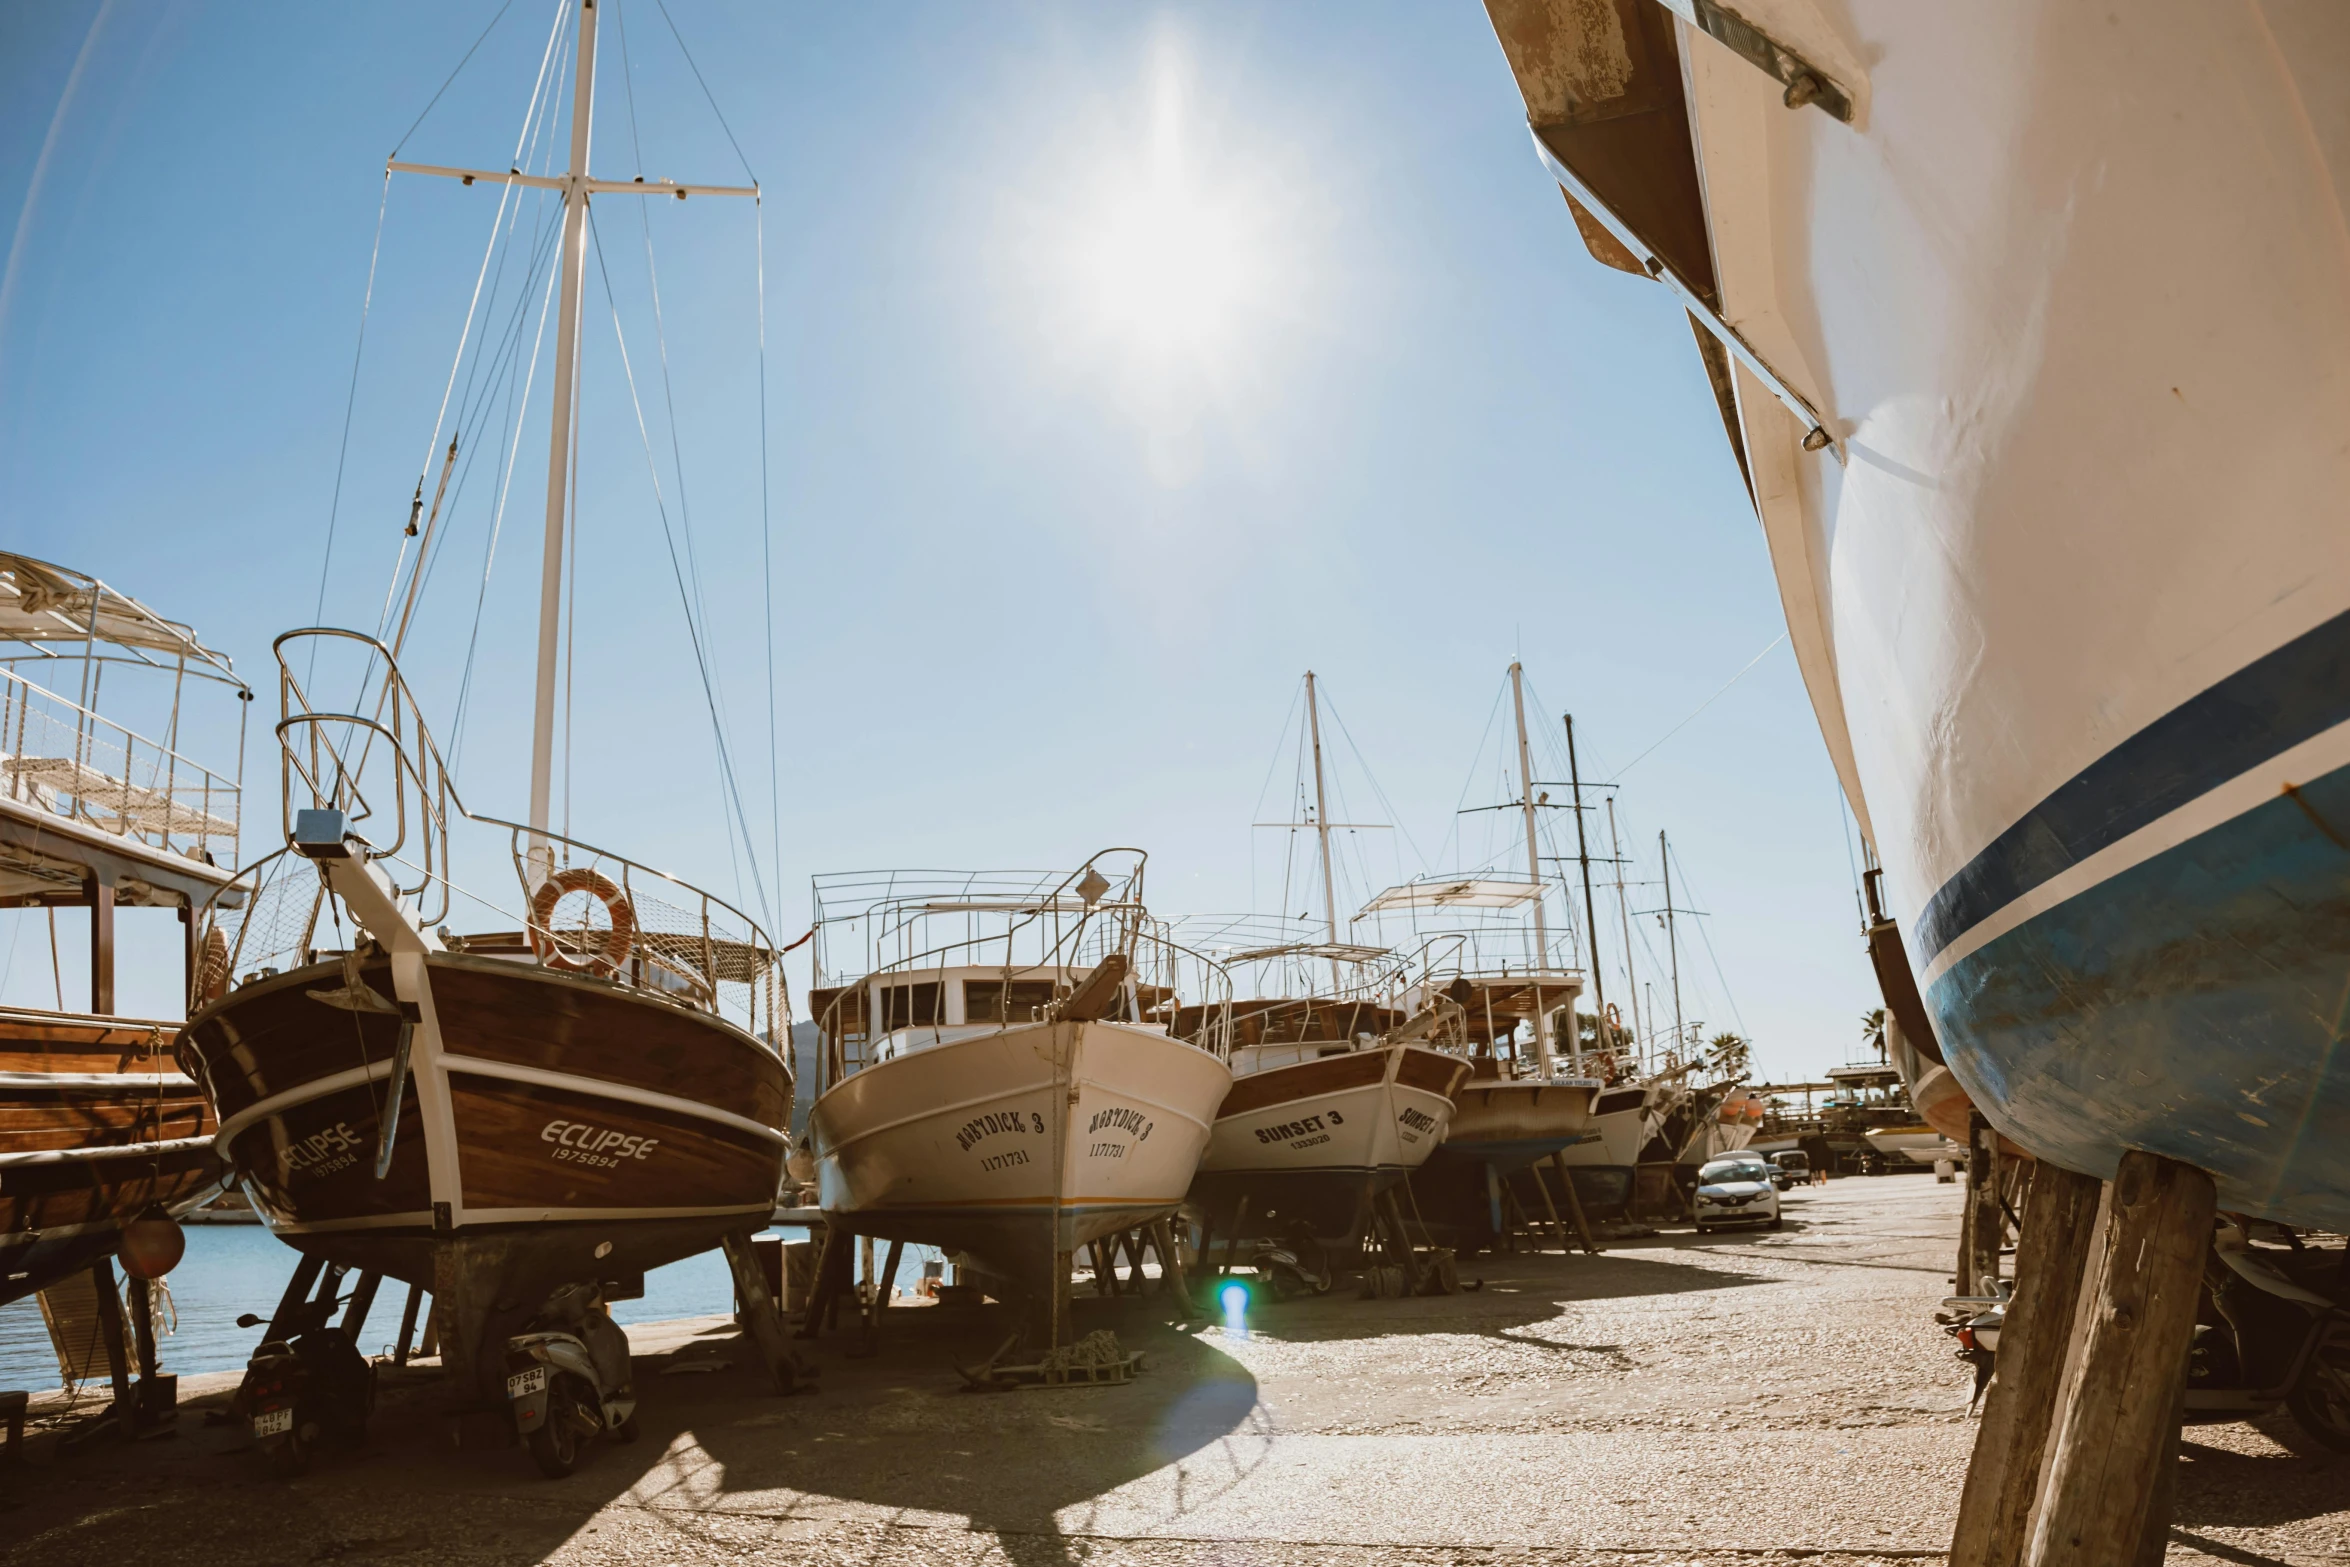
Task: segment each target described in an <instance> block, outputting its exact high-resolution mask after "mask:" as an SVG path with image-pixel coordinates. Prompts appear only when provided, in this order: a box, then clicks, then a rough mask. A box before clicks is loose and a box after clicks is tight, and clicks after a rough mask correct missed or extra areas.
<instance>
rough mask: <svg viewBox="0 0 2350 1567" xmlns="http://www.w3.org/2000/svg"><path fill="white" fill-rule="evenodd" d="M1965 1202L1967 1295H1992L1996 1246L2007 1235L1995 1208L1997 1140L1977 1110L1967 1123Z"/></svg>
mask: <svg viewBox="0 0 2350 1567" xmlns="http://www.w3.org/2000/svg"><path fill="white" fill-rule="evenodd" d="M1967 1200H1968V1202H1969V1203H1970V1204H1971V1205H1972V1206H1973V1208H1974V1217H1973V1220H1972V1221H1971V1222H1970V1223H1969V1224H1968V1225H1967V1242H1968V1245H1969V1246H1970V1247H1971V1248H1972V1251H1973V1255H1972V1256H1970V1257H1969V1258H1968V1274H1969V1276H1970V1277H1971V1278H1973V1280H1974V1287H1973V1288H1972V1289H1971V1290H1969V1291H1968V1293H1969V1294H1974V1295H1990V1294H1994V1293H1996V1292H1997V1289H1998V1285H1999V1246H2000V1242H2001V1241H2003V1240H2004V1239H2006V1236H2007V1215H2006V1214H2005V1213H2004V1212H2003V1211H2002V1210H2001V1208H2000V1206H1999V1139H1998V1138H1997V1137H1996V1136H1995V1135H1994V1134H1993V1133H1992V1131H1991V1123H1990V1122H1989V1121H1986V1120H1984V1119H1983V1112H1982V1111H1980V1110H1976V1111H1974V1112H1972V1113H1971V1115H1970V1118H1969V1121H1968V1130H1967Z"/></svg>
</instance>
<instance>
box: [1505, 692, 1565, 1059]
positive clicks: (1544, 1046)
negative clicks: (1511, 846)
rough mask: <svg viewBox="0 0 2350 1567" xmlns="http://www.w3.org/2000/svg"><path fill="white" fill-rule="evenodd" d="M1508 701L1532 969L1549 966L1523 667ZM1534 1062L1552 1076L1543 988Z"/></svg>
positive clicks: (1537, 992)
mask: <svg viewBox="0 0 2350 1567" xmlns="http://www.w3.org/2000/svg"><path fill="white" fill-rule="evenodd" d="M1510 701H1511V703H1512V704H1513V705H1514V706H1515V707H1516V708H1517V713H1518V803H1519V805H1521V806H1523V807H1524V808H1525V813H1526V878H1527V880H1529V881H1531V882H1533V883H1534V963H1533V969H1534V972H1535V973H1537V974H1539V973H1541V972H1542V971H1543V970H1545V969H1547V968H1549V967H1550V931H1549V928H1548V926H1547V924H1546V923H1545V921H1544V919H1543V909H1542V849H1541V846H1540V844H1539V843H1538V842H1537V841H1536V839H1535V836H1534V756H1533V752H1532V751H1531V750H1530V749H1528V747H1527V744H1526V668H1525V666H1524V665H1523V664H1518V663H1512V664H1511V665H1510ZM1568 1049H1569V1050H1570V1051H1572V1053H1573V1056H1574V1062H1575V1075H1576V1076H1578V1077H1580V1076H1581V1075H1582V1073H1583V1050H1582V1042H1581V1041H1580V1040H1575V1041H1571V1042H1570V1043H1569V1045H1568ZM1534 1063H1535V1066H1536V1068H1537V1069H1538V1070H1539V1071H1540V1072H1541V1074H1542V1077H1543V1079H1544V1080H1545V1081H1548V1080H1549V1078H1550V1076H1551V1042H1550V1013H1549V1010H1548V1009H1547V1008H1546V1007H1544V1006H1543V1004H1542V987H1541V986H1540V985H1536V986H1535V988H1534Z"/></svg>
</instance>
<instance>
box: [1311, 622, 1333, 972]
mask: <svg viewBox="0 0 2350 1567" xmlns="http://www.w3.org/2000/svg"><path fill="white" fill-rule="evenodd" d="M1306 727H1307V728H1308V729H1309V730H1310V731H1311V732H1312V734H1313V742H1314V830H1315V831H1316V832H1317V833H1318V834H1320V836H1321V843H1322V914H1323V919H1324V920H1325V922H1326V928H1327V929H1328V932H1329V934H1328V936H1327V938H1326V939H1327V940H1328V941H1329V943H1330V945H1331V946H1333V947H1335V946H1337V945H1338V883H1337V882H1336V880H1335V879H1334V878H1333V877H1332V875H1331V871H1330V799H1329V796H1328V795H1327V794H1326V793H1324V791H1323V788H1322V709H1321V707H1320V706H1319V704H1318V703H1317V701H1316V699H1315V696H1314V672H1313V671H1312V670H1310V669H1309V670H1307V671H1306ZM1340 984H1341V981H1340V979H1339V977H1338V955H1337V954H1336V953H1335V952H1334V953H1332V954H1331V955H1330V997H1331V999H1332V1000H1334V1001H1335V1000H1336V999H1338V991H1339V988H1340Z"/></svg>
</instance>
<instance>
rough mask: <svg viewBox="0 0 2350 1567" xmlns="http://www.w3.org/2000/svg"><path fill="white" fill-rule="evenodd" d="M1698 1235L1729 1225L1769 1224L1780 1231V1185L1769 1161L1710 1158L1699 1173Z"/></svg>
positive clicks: (1745, 1157) (1742, 1157)
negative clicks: (1772, 1175)
mask: <svg viewBox="0 0 2350 1567" xmlns="http://www.w3.org/2000/svg"><path fill="white" fill-rule="evenodd" d="M1696 1206H1697V1233H1698V1234H1700V1235H1703V1234H1704V1233H1705V1232H1706V1231H1708V1230H1712V1229H1719V1228H1721V1227H1722V1226H1723V1225H1726V1224H1767V1225H1769V1226H1770V1227H1771V1228H1772V1229H1774V1230H1775V1229H1777V1228H1778V1227H1779V1225H1780V1223H1781V1220H1780V1218H1779V1185H1778V1182H1776V1181H1774V1180H1772V1179H1771V1165H1770V1161H1769V1160H1767V1159H1765V1158H1764V1157H1763V1156H1762V1155H1760V1154H1732V1155H1730V1156H1729V1157H1728V1158H1724V1159H1709V1160H1707V1161H1706V1162H1705V1164H1704V1165H1702V1166H1700V1167H1699V1169H1698V1172H1697V1201H1696Z"/></svg>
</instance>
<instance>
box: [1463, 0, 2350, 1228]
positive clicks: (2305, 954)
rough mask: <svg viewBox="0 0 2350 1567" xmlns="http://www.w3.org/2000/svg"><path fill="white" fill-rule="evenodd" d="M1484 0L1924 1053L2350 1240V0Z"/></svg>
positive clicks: (2098, 1136) (1987, 1100)
mask: <svg viewBox="0 0 2350 1567" xmlns="http://www.w3.org/2000/svg"><path fill="white" fill-rule="evenodd" d="M1488 10H1489V12H1490V13H1491V15H1492V17H1493V21H1494V26H1495V31H1496V33H1497V34H1498V35H1499V38H1500V41H1501V45H1502V50H1503V53H1504V54H1505V55H1506V57H1507V59H1508V62H1509V64H1510V67H1511V69H1512V71H1513V72H1514V74H1515V76H1516V78H1517V83H1518V86H1519V87H1520V89H1521V93H1522V97H1523V100H1524V104H1525V108H1526V112H1527V117H1528V120H1529V123H1530V125H1531V128H1532V131H1533V134H1534V138H1535V141H1536V143H1537V146H1538V148H1539V150H1540V154H1541V156H1542V158H1543V159H1544V161H1545V162H1546V163H1547V164H1548V165H1549V167H1550V169H1551V171H1552V173H1553V174H1554V175H1555V176H1556V178H1557V180H1558V182H1559V184H1560V185H1561V186H1562V188H1563V189H1564V190H1565V191H1566V193H1567V195H1568V197H1569V199H1570V200H1571V202H1572V203H1573V204H1574V219H1575V222H1576V224H1577V226H1578V227H1579V228H1580V229H1581V231H1582V233H1583V235H1584V237H1585V241H1586V243H1587V245H1588V247H1589V248H1590V249H1591V251H1592V252H1593V254H1594V255H1595V256H1596V257H1597V258H1598V259H1600V260H1601V261H1603V262H1606V263H1608V264H1610V265H1613V266H1616V267H1619V268H1621V269H1623V270H1625V271H1627V272H1631V273H1634V274H1636V275H1639V276H1641V277H1643V278H1655V279H1656V280H1658V281H1660V282H1662V283H1664V284H1665V285H1666V287H1667V288H1668V289H1669V290H1671V292H1672V293H1673V295H1674V296H1675V302H1676V303H1678V304H1680V305H1682V306H1684V307H1686V309H1687V310H1688V312H1689V314H1690V317H1691V319H1692V321H1693V323H1694V324H1695V325H1696V326H1697V328H1698V341H1699V346H1700V348H1701V351H1702V353H1703V355H1704V358H1705V361H1706V366H1707V370H1708V372H1709V377H1710V379H1711V381H1712V384H1713V387H1714V390H1715V394H1716V398H1717V400H1718V402H1719V405H1720V411H1721V416H1722V420H1723V423H1724V426H1725V428H1726V430H1727V433H1728V435H1729V438H1730V445H1731V448H1732V452H1733V455H1734V458H1735V460H1736V462H1737V465H1738V468H1739V471H1740V473H1741V476H1742V477H1743V478H1744V480H1745V482H1746V487H1747V490H1748V493H1749V495H1750V496H1751V498H1752V500H1753V503H1754V505H1755V508H1756V510H1757V512H1758V514H1759V516H1760V519H1761V522H1762V526H1763V532H1764V535H1765V537H1766V539H1767V542H1768V544H1769V547H1770V552H1771V557H1772V562H1773V565H1774V568H1775V570H1776V573H1777V577H1778V581H1779V587H1780V595H1781V598H1782V601H1783V603H1784V606H1785V609H1786V612H1787V624H1788V631H1789V634H1790V640H1791V644H1792V646H1793V648H1794V651H1795V654H1796V657H1797V659H1798V661H1799V662H1800V664H1801V666H1802V670H1803V675H1804V680H1805V683H1806V685H1807V686H1808V688H1809V690H1810V694H1811V698H1812V703H1813V706H1814V709H1815V710H1816V713H1817V716H1818V718H1819V722H1820V728H1821V731H1822V734H1823V736H1824V738H1825V740H1826V743H1827V747H1828V751H1829V755H1830V757H1831V758H1832V760H1833V761H1834V763H1835V766H1836V769H1837V772H1838V776H1839V777H1840V779H1841V780H1842V782H1843V786H1844V792H1845V795H1846V797H1847V798H1848V800H1849V801H1850V802H1851V805H1852V808H1853V811H1854V813H1855V815H1856V816H1857V817H1858V819H1859V821H1860V823H1861V826H1862V830H1863V833H1864V835H1865V837H1866V839H1867V841H1868V842H1869V843H1870V844H1871V845H1872V846H1873V847H1874V849H1875V851H1876V854H1877V856H1878V857H1879V859H1880V860H1881V861H1882V863H1883V866H1884V870H1885V878H1886V886H1887V891H1888V892H1889V894H1890V895H1891V901H1892V903H1893V904H1894V905H1895V906H1897V907H1899V908H1901V909H1904V910H1906V911H1908V919H1909V930H1908V937H1909V940H1908V944H1907V952H1906V953H1905V952H1904V950H1903V944H1902V941H1901V937H1900V934H1899V932H1898V931H1897V930H1896V929H1895V927H1894V925H1893V922H1892V921H1891V920H1889V919H1887V920H1880V921H1878V922H1876V927H1875V930H1874V932H1873V935H1874V938H1875V940H1876V942H1877V944H1878V946H1879V948H1880V951H1881V952H1882V953H1883V954H1884V957H1885V959H1886V961H1885V962H1884V963H1882V964H1881V965H1880V973H1881V974H1886V973H1888V971H1889V970H1898V973H1897V974H1894V975H1892V976H1891V977H1889V979H1888V983H1887V987H1886V992H1887V1001H1888V1005H1889V1006H1891V1007H1892V1008H1893V1009H1894V1010H1895V1011H1896V1013H1897V1014H1901V1021H1902V1024H1903V1028H1904V1031H1905V1032H1906V1033H1907V1034H1908V1035H1909V1036H1910V1039H1911V1042H1912V1043H1913V1044H1914V1045H1916V1046H1917V1048H1918V1049H1919V1050H1921V1051H1922V1052H1925V1053H1926V1054H1928V1055H1929V1056H1937V1055H1938V1056H1940V1057H1941V1058H1942V1059H1944V1061H1945V1062H1946V1064H1947V1065H1948V1066H1949V1068H1950V1069H1951V1071H1952V1072H1953V1073H1954V1074H1955V1075H1956V1077H1957V1079H1958V1082H1959V1086H1960V1087H1962V1088H1963V1089H1964V1090H1965V1091H1966V1092H1967V1094H1968V1095H1969V1096H1970V1097H1971V1098H1972V1099H1973V1101H1974V1103H1975V1104H1976V1105H1977V1106H1978V1107H1979V1108H1980V1109H1981V1110H1982V1111H1983V1113H1984V1114H1985V1115H1986V1116H1987V1117H1988V1118H1989V1119H1990V1120H1991V1121H1992V1122H1993V1123H1994V1124H1995V1125H1996V1126H1997V1127H1998V1128H1999V1129H2000V1130H2001V1131H2002V1132H2003V1133H2005V1134H2006V1135H2008V1136H2010V1137H2012V1138H2013V1139H2014V1140H2015V1141H2017V1142H2018V1143H2020V1144H2022V1145H2023V1146H2024V1147H2026V1148H2029V1149H2031V1150H2033V1151H2034V1152H2036V1153H2038V1154H2041V1155H2043V1156H2045V1157H2047V1158H2050V1159H2052V1160H2055V1161H2056V1162H2058V1163H2060V1164H2062V1165H2064V1166H2065V1167H2067V1168H2070V1169H2074V1170H2079V1171H2083V1172H2087V1173H2090V1174H2093V1175H2098V1176H2110V1175H2111V1174H2112V1173H2113V1172H2114V1171H2115V1169H2116V1168H2117V1166H2118V1163H2119V1161H2120V1158H2121V1155H2122V1153H2123V1152H2124V1150H2127V1149H2140V1150H2144V1151H2147V1152H2150V1153H2155V1154H2160V1155H2163V1156H2166V1157H2170V1158H2174V1159H2178V1160H2181V1161H2184V1162H2186V1163H2189V1164H2192V1165H2195V1166H2198V1167H2200V1168H2202V1169H2204V1170H2206V1171H2208V1172H2210V1173H2211V1175H2212V1176H2213V1177H2214V1178H2215V1180H2216V1182H2217V1185H2218V1200H2219V1205H2220V1207H2221V1208H2222V1209H2225V1210H2229V1211H2241V1212H2245V1213H2250V1214H2254V1215H2257V1216H2260V1217H2263V1218H2268V1219H2274V1220H2279V1221H2284V1222H2288V1223H2293V1224H2299V1225H2316V1226H2322V1227H2325V1228H2329V1229H2337V1230H2338V1229H2342V1228H2345V1227H2350V1141H2346V1140H2345V1139H2344V1138H2342V1137H2341V1136H2339V1135H2335V1134H2336V1132H2337V1131H2338V1129H2339V1128H2340V1127H2341V1126H2342V1125H2343V1123H2344V1121H2345V1118H2350V1065H2345V1063H2344V1061H2343V1059H2342V1054H2341V1051H2340V1049H2339V1045H2340V1039H2341V1026H2342V1025H2341V998H2342V996H2343V994H2344V992H2345V989H2346V987H2350V856H2346V855H2345V854H2344V852H2343V848H2342V845H2343V843H2344V842H2345V841H2346V840H2350V828H2346V827H2345V825H2344V824H2345V823H2350V549H2345V548H2344V546H2343V539H2344V536H2345V533H2344V504H2345V503H2344V497H2345V496H2350V446H2346V445H2345V443H2344V442H2343V440H2342V438H2341V432H2342V431H2343V430H2344V429H2345V428H2350V378H2346V377H2345V376H2344V375H2343V374H2342V366H2343V364H2344V363H2345V362H2346V361H2350V249H2346V248H2345V246H2344V244H2343V242H2342V233H2343V228H2344V221H2345V199H2344V191H2345V189H2346V187H2350V119H2345V117H2344V116H2343V115H2341V114H2340V113H2339V112H2337V110H2336V108H2335V107H2334V105H2335V104H2336V102H2337V100H2338V94H2339V86H2340V83H2341V82H2342V81H2343V80H2344V79H2345V78H2350V12H2345V11H2344V9H2343V8H2342V7H2340V6H2326V5H2314V6H2285V5H2266V4H2264V5H2243V6H2230V7H2213V6H2208V5H2202V4H2195V3H2187V0H2156V3H2153V4H2149V5H2142V6H2138V7H2134V8H2132V9H2131V10H2130V11H2129V12H2128V13H2126V16H2124V17H2123V18H2122V19H2121V21H2120V25H2119V26H2117V25H2116V17H2115V16H2114V15H2110V14H2109V13H2108V12H2107V11H2103V10H2099V9H2097V8H2094V7H2084V6H2078V5H2069V4H2063V3H2058V0H2003V3H1992V4H1970V5H1929V4H1917V3H1909V0H1860V3H1855V4H1851V5H1838V6H1817V5H1813V4H1809V3H1804V0H1784V3H1782V0H1771V3H1768V4H1753V5H1749V4H1738V5H1735V6H1724V5H1719V4H1716V3H1715V0H1667V3H1666V4H1662V5H1660V4H1655V3H1651V0H1598V3H1592V0H1489V3H1488ZM2215 84H2224V87H2223V88H2222V90H2217V91H2215V90H2213V89H2214V85H2215ZM1913 963H1914V965H1915V970H1914V973H1915V979H1914V980H1912V979H1911V977H1910V976H1911V973H1912V967H1911V965H1912V964H1913ZM1919 984H1922V986H1923V996H1922V999H1921V998H1920V997H1919V993H1918V991H1917V990H1916V989H1915V988H1913V987H1914V986H1915V985H1919ZM2117 1084H2128V1085H2155V1086H2154V1087H2152V1088H2150V1089H2149V1090H2148V1091H2144V1092H2140V1091H2138V1090H2137V1088H2135V1087H2132V1088H2130V1089H2127V1090H2124V1091H2116V1089H2115V1086H2114V1085H2117Z"/></svg>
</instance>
